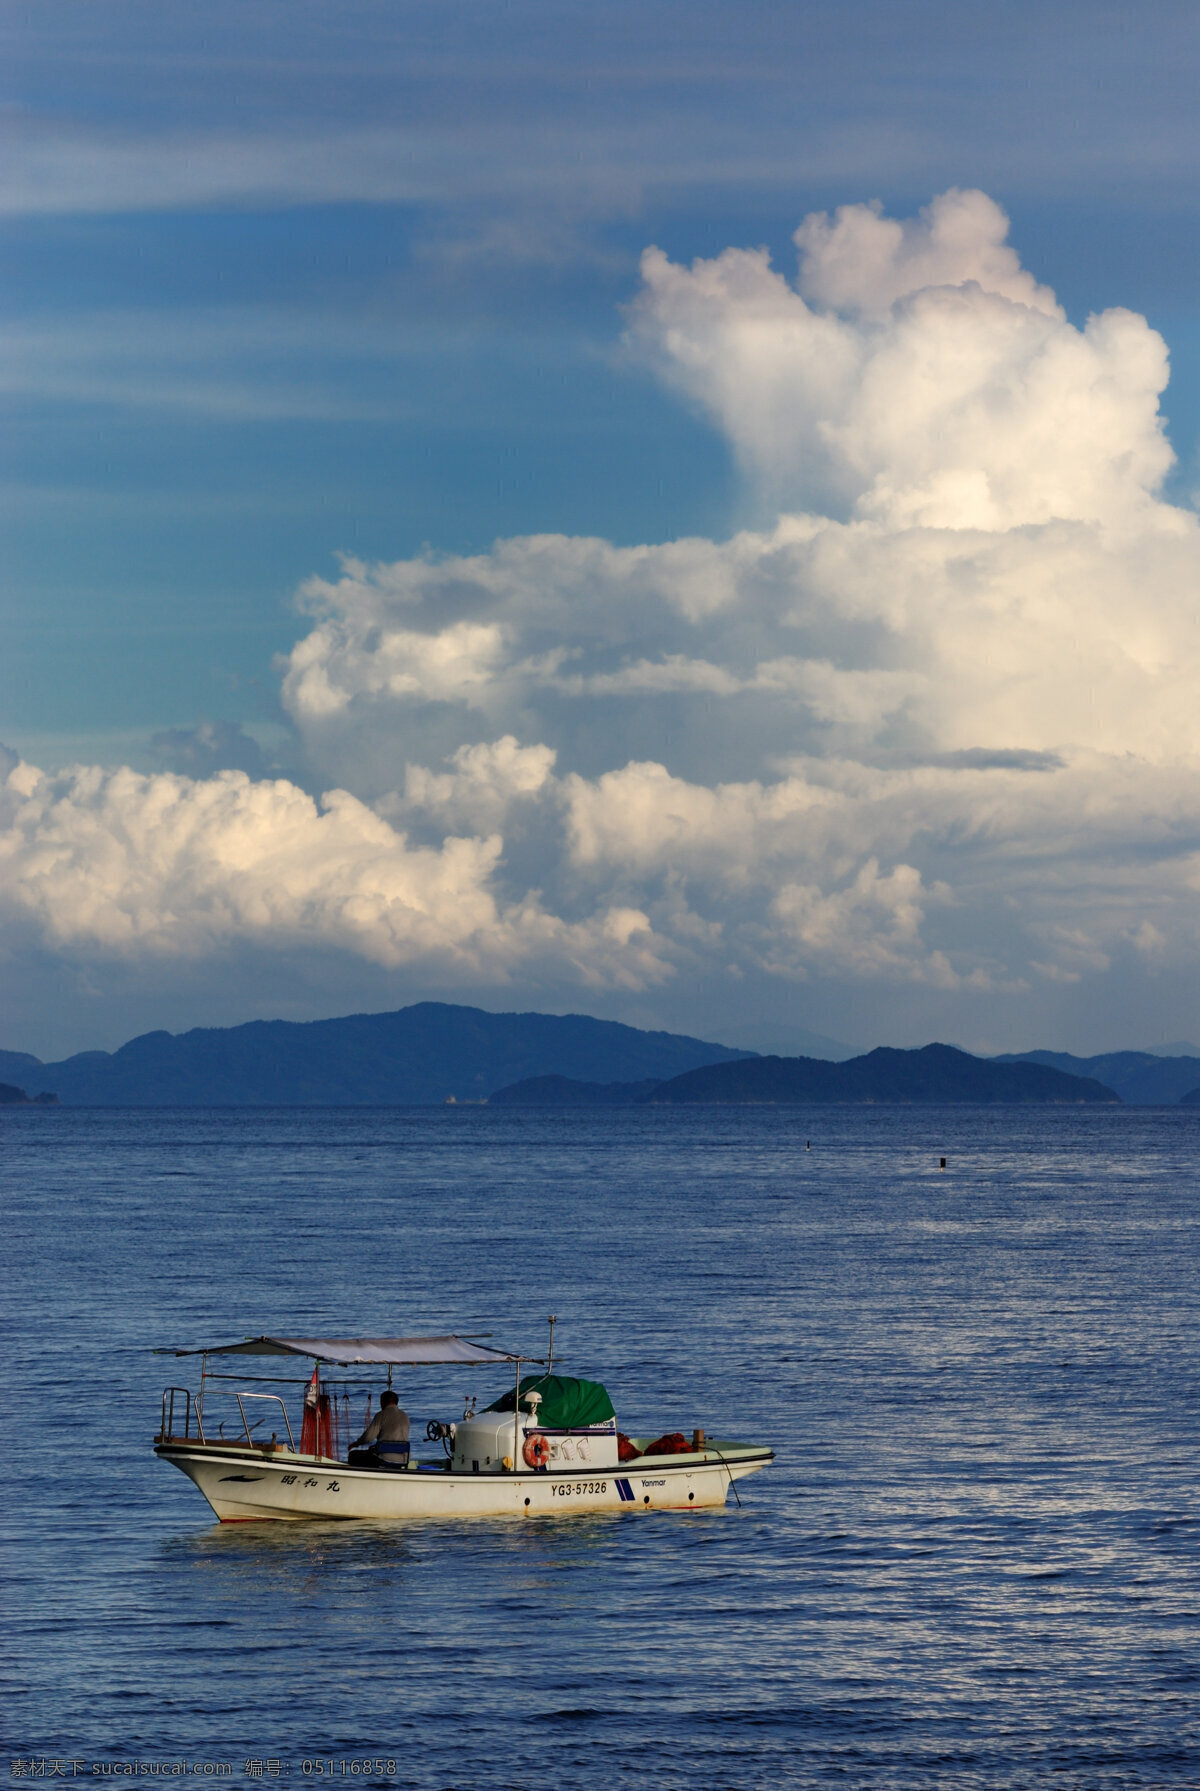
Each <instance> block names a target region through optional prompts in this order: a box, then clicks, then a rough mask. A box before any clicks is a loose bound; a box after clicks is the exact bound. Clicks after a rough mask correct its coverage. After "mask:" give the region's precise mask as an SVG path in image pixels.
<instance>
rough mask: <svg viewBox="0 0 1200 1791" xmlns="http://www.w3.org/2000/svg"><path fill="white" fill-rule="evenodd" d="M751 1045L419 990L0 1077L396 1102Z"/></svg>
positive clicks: (126, 1091) (15, 1058)
mask: <svg viewBox="0 0 1200 1791" xmlns="http://www.w3.org/2000/svg"><path fill="white" fill-rule="evenodd" d="M752 1055H753V1053H751V1052H746V1051H737V1050H734V1049H733V1048H732V1047H730V1046H728V1045H715V1044H710V1043H707V1042H706V1041H705V1040H703V1039H693V1038H687V1037H684V1036H682V1035H680V1034H677V1033H671V1032H641V1031H639V1030H638V1029H637V1028H636V1027H634V1026H622V1025H620V1024H618V1023H617V1022H616V1021H613V1020H593V1019H591V1018H590V1017H589V1016H588V1015H586V1014H565V1015H555V1014H489V1013H485V1012H484V1011H483V1010H482V1009H481V1008H474V1007H452V1006H449V1005H447V1004H446V1003H444V1002H440V1001H422V1002H419V1003H418V1004H417V1005H416V1006H414V1007H406V1008H401V1009H400V1010H399V1011H398V1012H396V1013H390V1014H352V1015H350V1016H348V1017H347V1018H345V1019H340V1020H312V1021H308V1022H294V1021H289V1020H253V1021H251V1022H250V1023H249V1024H248V1025H245V1026H230V1027H219V1028H218V1027H202V1028H197V1029H196V1030H195V1031H193V1032H184V1033H180V1034H178V1035H175V1034H172V1033H169V1032H148V1033H144V1034H143V1035H142V1037H141V1038H136V1039H131V1040H130V1042H129V1044H127V1045H122V1046H121V1048H120V1050H119V1051H113V1052H108V1051H82V1052H80V1053H79V1054H78V1055H77V1056H75V1057H68V1058H66V1059H65V1060H64V1061H63V1062H62V1063H42V1062H40V1060H39V1059H38V1058H36V1057H30V1056H29V1055H28V1054H27V1053H25V1052H20V1051H0V1079H3V1080H4V1081H12V1082H14V1083H17V1084H19V1085H20V1087H21V1088H28V1089H38V1090H42V1089H45V1090H50V1091H52V1092H53V1093H55V1094H57V1095H58V1097H59V1100H60V1101H61V1103H62V1104H63V1105H64V1106H74V1107H79V1106H84V1107H317V1106H328V1107H354V1106H380V1107H402V1106H431V1105H436V1104H437V1103H439V1102H442V1101H446V1100H451V1099H453V1100H457V1101H480V1100H485V1099H486V1098H487V1097H488V1096H489V1095H491V1094H493V1093H494V1092H495V1090H496V1089H498V1088H501V1087H503V1086H504V1084H505V1083H510V1082H515V1081H518V1080H520V1079H521V1078H523V1077H529V1076H539V1075H547V1074H550V1073H559V1074H563V1075H567V1076H572V1077H577V1078H579V1079H580V1080H582V1081H589V1082H606V1081H616V1080H617V1079H620V1080H621V1081H637V1080H640V1079H644V1078H653V1079H655V1080H666V1079H669V1078H671V1077H674V1076H677V1075H679V1074H681V1073H682V1072H683V1071H685V1070H691V1069H696V1068H698V1067H699V1066H701V1065H703V1064H708V1063H717V1062H721V1061H723V1060H726V1059H732V1058H740V1057H748V1056H752Z"/></svg>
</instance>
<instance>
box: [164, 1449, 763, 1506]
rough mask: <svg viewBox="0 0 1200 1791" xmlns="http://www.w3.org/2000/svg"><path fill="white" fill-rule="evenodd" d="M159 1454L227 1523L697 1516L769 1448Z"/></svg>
mask: <svg viewBox="0 0 1200 1791" xmlns="http://www.w3.org/2000/svg"><path fill="white" fill-rule="evenodd" d="M155 1454H156V1455H159V1456H161V1457H162V1459H163V1460H164V1461H169V1462H171V1463H173V1465H174V1466H175V1467H177V1468H179V1469H180V1470H181V1472H182V1473H184V1474H186V1475H187V1477H188V1479H189V1480H191V1481H192V1482H193V1483H194V1484H195V1485H196V1486H197V1487H198V1488H199V1489H200V1491H201V1492H202V1493H203V1494H204V1497H205V1498H206V1499H207V1500H208V1502H209V1504H210V1505H211V1506H212V1508H213V1510H214V1511H215V1512H216V1514H217V1516H218V1518H220V1520H221V1522H222V1523H226V1524H228V1523H257V1522H262V1521H263V1520H264V1519H283V1520H285V1521H293V1522H295V1521H298V1520H302V1519H304V1518H313V1517H319V1518H348V1519H353V1518H360V1519H361V1518H368V1519H372V1518H373V1519H385V1520H386V1519H405V1518H419V1519H429V1518H435V1519H442V1518H458V1517H546V1516H556V1515H562V1514H564V1513H566V1514H571V1513H574V1512H581V1511H647V1510H650V1511H655V1510H656V1511H663V1510H671V1511H691V1510H696V1509H700V1508H704V1507H709V1508H711V1507H713V1506H721V1505H724V1503H725V1501H726V1497H727V1495H728V1492H729V1489H730V1487H731V1486H732V1485H733V1483H734V1481H735V1480H742V1479H744V1478H745V1477H746V1476H747V1475H748V1474H756V1473H758V1471H759V1469H760V1468H765V1467H766V1466H767V1465H768V1463H769V1462H770V1461H772V1460H773V1459H774V1457H773V1454H772V1451H771V1450H769V1449H756V1448H753V1447H750V1446H748V1445H747V1444H745V1443H732V1442H731V1443H725V1442H722V1441H720V1440H719V1439H718V1440H717V1441H715V1442H710V1443H709V1444H708V1446H707V1447H706V1448H705V1449H704V1450H703V1451H702V1452H701V1453H691V1454H687V1455H663V1456H643V1457H639V1459H638V1460H636V1461H632V1462H626V1463H624V1464H623V1465H622V1466H621V1467H619V1468H593V1469H586V1468H579V1469H574V1468H571V1469H565V1468H558V1467H555V1468H550V1469H545V1470H541V1471H537V1470H532V1469H530V1470H525V1469H521V1470H519V1471H518V1472H516V1473H482V1474H476V1473H463V1472H447V1471H446V1470H444V1469H442V1468H439V1467H437V1466H434V1465H430V1466H428V1467H416V1468H409V1469H407V1470H405V1471H403V1472H397V1473H388V1472H381V1471H380V1470H379V1469H377V1468H350V1467H347V1466H346V1465H345V1463H344V1462H340V1461H331V1460H328V1459H326V1458H323V1457H320V1456H303V1455H295V1454H292V1453H291V1451H289V1450H279V1449H257V1448H252V1447H249V1446H246V1445H243V1446H241V1447H239V1446H237V1445H228V1444H213V1443H207V1444H205V1443H197V1442H195V1441H187V1440H183V1439H173V1440H171V1441H168V1442H160V1443H156V1445H155Z"/></svg>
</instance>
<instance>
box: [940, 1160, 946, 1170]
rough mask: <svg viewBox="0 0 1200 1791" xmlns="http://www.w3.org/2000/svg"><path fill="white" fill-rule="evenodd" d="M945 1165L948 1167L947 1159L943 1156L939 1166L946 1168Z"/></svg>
mask: <svg viewBox="0 0 1200 1791" xmlns="http://www.w3.org/2000/svg"><path fill="white" fill-rule="evenodd" d="M945 1167H946V1159H945V1157H942V1158H941V1159H940V1160H939V1162H938V1168H939V1169H944V1168H945Z"/></svg>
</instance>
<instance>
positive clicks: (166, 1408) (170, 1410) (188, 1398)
mask: <svg viewBox="0 0 1200 1791" xmlns="http://www.w3.org/2000/svg"><path fill="white" fill-rule="evenodd" d="M177 1393H182V1394H183V1398H184V1407H183V1434H184V1436H185V1438H186V1437H190V1436H191V1434H192V1395H191V1393H190V1391H189V1390H188V1388H187V1387H166V1388H164V1389H163V1396H162V1417H161V1418H160V1419H159V1426H158V1438H159V1441H160V1442H163V1443H165V1442H167V1441H168V1439H169V1438H171V1437H173V1436H174V1435H175V1395H176V1394H177ZM198 1422H199V1414H198V1413H197V1423H198ZM201 1434H203V1433H201Z"/></svg>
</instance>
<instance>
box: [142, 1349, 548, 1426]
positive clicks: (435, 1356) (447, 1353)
mask: <svg viewBox="0 0 1200 1791" xmlns="http://www.w3.org/2000/svg"><path fill="white" fill-rule="evenodd" d="M157 1353H158V1354H160V1355H175V1356H307V1357H308V1359H309V1361H310V1362H312V1361H316V1362H334V1363H337V1364H339V1365H341V1366H349V1365H350V1364H352V1363H361V1362H390V1363H396V1364H401V1365H403V1366H405V1367H409V1368H432V1367H437V1366H439V1365H441V1364H443V1363H448V1364H454V1363H461V1364H479V1365H483V1364H485V1363H492V1364H495V1363H498V1362H529V1361H536V1360H537V1358H536V1357H531V1356H517V1355H515V1354H513V1353H512V1352H511V1351H510V1350H504V1349H492V1347H491V1346H490V1344H486V1343H472V1342H471V1341H470V1339H469V1338H467V1337H455V1336H453V1335H449V1336H445V1337H247V1338H245V1339H244V1340H243V1341H242V1342H241V1343H215V1344H209V1345H208V1346H207V1347H205V1346H200V1347H197V1348H189V1349H174V1350H161V1351H158V1352H157ZM510 1398H511V1395H510ZM510 1409H511V1408H510Z"/></svg>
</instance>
